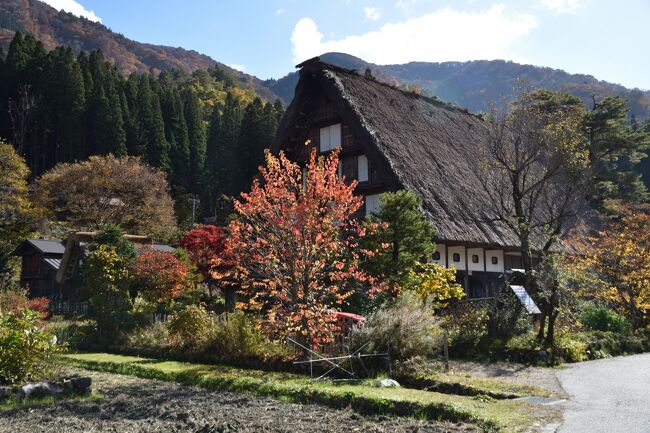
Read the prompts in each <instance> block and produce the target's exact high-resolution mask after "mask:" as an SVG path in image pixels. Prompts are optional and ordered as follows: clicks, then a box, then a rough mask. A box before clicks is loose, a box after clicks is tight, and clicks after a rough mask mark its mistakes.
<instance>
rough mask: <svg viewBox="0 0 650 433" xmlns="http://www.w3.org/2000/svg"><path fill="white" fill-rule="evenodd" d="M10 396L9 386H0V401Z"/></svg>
mask: <svg viewBox="0 0 650 433" xmlns="http://www.w3.org/2000/svg"><path fill="white" fill-rule="evenodd" d="M10 396H11V387H10V386H0V402H1V401H5V400H6V399H8V398H9V397H10Z"/></svg>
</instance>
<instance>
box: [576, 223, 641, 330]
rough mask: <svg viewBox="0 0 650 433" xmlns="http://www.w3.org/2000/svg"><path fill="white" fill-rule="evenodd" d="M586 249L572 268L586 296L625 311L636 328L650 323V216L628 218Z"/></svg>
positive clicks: (590, 241) (590, 242) (599, 234)
mask: <svg viewBox="0 0 650 433" xmlns="http://www.w3.org/2000/svg"><path fill="white" fill-rule="evenodd" d="M584 249H585V253H584V254H582V255H580V256H577V257H575V258H574V259H573V260H571V265H572V269H573V270H574V271H579V274H580V276H581V280H582V281H581V286H582V288H583V289H584V290H585V292H586V294H587V295H591V296H594V297H596V298H597V299H600V300H602V301H604V302H606V303H607V304H609V305H611V306H613V307H615V308H617V309H619V310H621V312H622V313H623V314H625V315H626V316H627V317H628V319H630V321H631V322H632V323H633V324H634V325H635V327H643V326H646V325H648V324H650V216H649V215H648V214H645V213H635V214H632V215H628V216H624V217H623V218H621V219H620V221H618V222H617V223H615V224H613V225H612V226H611V227H610V228H609V229H608V230H605V231H601V232H599V233H598V235H597V236H596V237H593V238H590V239H589V240H588V243H587V245H586V247H584Z"/></svg>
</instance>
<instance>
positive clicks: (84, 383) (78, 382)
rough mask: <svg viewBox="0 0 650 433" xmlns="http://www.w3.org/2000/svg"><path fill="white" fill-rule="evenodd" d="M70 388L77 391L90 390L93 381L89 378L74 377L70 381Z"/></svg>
mask: <svg viewBox="0 0 650 433" xmlns="http://www.w3.org/2000/svg"><path fill="white" fill-rule="evenodd" d="M70 382H72V386H74V389H77V390H84V389H88V388H90V386H91V385H92V384H93V380H92V379H91V378H90V377H75V378H72V379H70Z"/></svg>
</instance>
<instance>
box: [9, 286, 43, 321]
mask: <svg viewBox="0 0 650 433" xmlns="http://www.w3.org/2000/svg"><path fill="white" fill-rule="evenodd" d="M49 306H50V300H49V299H48V298H32V299H29V298H28V297H27V291H26V290H23V289H18V288H16V289H15V290H2V291H0V311H8V312H12V313H20V312H21V311H22V310H24V309H25V308H27V309H29V310H32V311H36V312H37V313H38V314H39V316H40V317H41V319H45V318H46V317H47V316H48V314H49V311H48V307H49Z"/></svg>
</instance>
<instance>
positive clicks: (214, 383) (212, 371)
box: [62, 353, 539, 432]
mask: <svg viewBox="0 0 650 433" xmlns="http://www.w3.org/2000/svg"><path fill="white" fill-rule="evenodd" d="M62 359H63V361H64V363H66V364H68V365H72V366H75V367H80V368H86V369H90V370H97V371H104V372H109V373H117V374H127V375H132V376H138V377H141V378H147V379H158V380H165V381H173V382H179V383H183V384H187V385H199V386H202V387H206V388H209V389H216V390H223V391H233V392H244V393H248V394H252V395H258V396H267V397H272V398H276V399H280V400H283V401H290V402H298V403H317V404H322V405H325V406H329V407H334V408H345V407H351V408H352V409H354V410H356V411H357V412H360V413H362V414H368V415H379V414H382V415H391V416H410V417H416V418H420V419H428V420H445V421H452V422H469V423H473V424H476V425H479V426H480V427H481V428H483V430H484V431H488V432H496V431H503V432H521V431H525V430H527V427H528V426H530V425H531V424H532V423H534V422H535V421H539V419H537V418H536V415H535V411H534V410H533V407H532V406H530V405H528V404H526V403H522V402H515V401H510V400H492V399H482V398H472V397H467V396H459V395H449V394H443V393H438V392H429V391H423V390H417V389H409V388H375V387H374V386H372V384H371V382H369V381H362V382H359V383H351V382H329V381H319V382H312V381H310V380H309V378H307V377H305V376H301V375H298V374H292V373H282V372H266V371H261V370H248V369H240V368H234V367H229V366H224V365H205V364H190V363H183V362H176V361H161V360H156V359H147V358H138V357H134V356H122V355H110V354H103V353H90V354H68V355H63V356H62Z"/></svg>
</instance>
